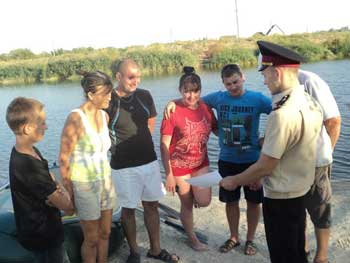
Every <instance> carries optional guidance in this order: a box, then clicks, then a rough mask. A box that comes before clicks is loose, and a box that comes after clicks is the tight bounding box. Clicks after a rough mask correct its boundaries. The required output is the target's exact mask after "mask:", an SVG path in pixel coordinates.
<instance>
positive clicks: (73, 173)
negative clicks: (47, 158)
mask: <svg viewBox="0 0 350 263" xmlns="http://www.w3.org/2000/svg"><path fill="white" fill-rule="evenodd" d="M79 74H80V75H82V76H83V78H82V80H81V86H82V88H83V90H84V94H85V97H86V101H85V102H84V103H83V104H82V105H81V106H80V107H79V108H78V109H75V110H73V111H72V112H71V113H70V114H69V116H68V118H67V121H66V123H65V126H64V128H63V131H62V136H61V149H60V154H59V161H60V169H61V175H62V178H63V184H64V186H65V188H66V189H67V191H68V193H69V194H70V196H71V199H72V200H74V204H75V212H76V213H77V215H78V217H79V219H80V224H81V227H82V230H83V234H84V241H83V244H82V249H81V253H82V259H83V261H84V262H96V261H98V262H107V254H108V240H109V233H110V229H111V222H112V211H113V208H114V206H115V203H116V194H115V190H114V185H113V182H112V180H111V168H110V165H109V161H108V157H107V152H108V150H109V148H110V146H111V141H110V138H109V133H108V126H107V124H108V121H109V119H108V115H107V114H106V112H104V111H103V109H105V108H107V107H108V105H109V101H110V99H111V92H112V89H113V85H112V82H111V80H110V78H109V77H108V76H107V75H106V74H104V73H102V72H99V71H97V72H79Z"/></svg>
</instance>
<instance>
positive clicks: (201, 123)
mask: <svg viewBox="0 0 350 263" xmlns="http://www.w3.org/2000/svg"><path fill="white" fill-rule="evenodd" d="M213 123H214V115H213V112H212V111H211V110H210V109H209V108H208V107H207V106H206V105H205V104H204V103H201V104H200V105H199V107H198V108H197V109H196V110H192V109H189V108H187V107H185V106H183V105H182V104H177V107H176V111H175V113H174V114H172V115H171V117H170V118H169V120H163V122H162V128H161V133H162V134H163V135H171V136H172V139H171V143H170V147H169V154H170V163H171V168H172V172H173V175H174V176H181V175H185V174H190V173H193V172H195V171H196V170H198V169H200V168H202V167H205V166H208V165H209V160H208V153H207V142H208V139H209V135H210V132H211V130H212V127H213Z"/></svg>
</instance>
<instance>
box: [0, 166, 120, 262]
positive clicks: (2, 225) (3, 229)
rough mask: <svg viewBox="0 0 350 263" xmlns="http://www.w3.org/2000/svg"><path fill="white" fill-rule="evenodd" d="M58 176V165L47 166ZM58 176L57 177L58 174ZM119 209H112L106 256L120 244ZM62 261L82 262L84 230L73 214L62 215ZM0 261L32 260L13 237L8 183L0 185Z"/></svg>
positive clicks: (12, 218) (14, 236) (14, 229)
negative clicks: (63, 258)
mask: <svg viewBox="0 0 350 263" xmlns="http://www.w3.org/2000/svg"><path fill="white" fill-rule="evenodd" d="M50 170H51V171H52V172H53V173H54V174H55V176H56V178H57V177H59V175H58V174H59V169H58V167H57V166H53V167H52V168H51V169H50ZM57 179H58V180H59V179H60V178H57ZM120 216H121V209H120V208H119V209H117V210H116V211H114V213H113V219H112V229H111V235H110V239H109V251H108V254H109V256H111V255H115V253H116V252H117V250H118V248H119V247H120V246H121V245H122V243H123V240H124V234H123V231H122V227H121V224H120ZM62 221H63V225H64V235H65V239H64V248H65V261H68V262H71V263H78V262H82V260H81V255H80V247H81V245H82V242H83V233H82V231H81V228H80V225H79V219H78V218H77V217H76V216H65V217H63V220H62ZM0 251H1V252H0V263H5V262H6V263H10V262H11V263H12V262H13V263H14V262H17V263H32V262H34V260H33V256H32V253H31V252H30V251H28V250H26V249H24V248H23V247H22V246H21V245H20V244H19V243H18V242H17V239H16V224H15V218H14V214H13V207H12V199H11V191H10V185H9V184H8V183H7V184H5V185H3V186H0Z"/></svg>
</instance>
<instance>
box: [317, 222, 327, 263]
mask: <svg viewBox="0 0 350 263" xmlns="http://www.w3.org/2000/svg"><path fill="white" fill-rule="evenodd" d="M315 235H316V241H317V250H316V255H315V259H314V261H316V262H318V261H320V262H321V261H322V260H326V259H327V258H328V243H329V236H330V229H329V228H316V227H315Z"/></svg>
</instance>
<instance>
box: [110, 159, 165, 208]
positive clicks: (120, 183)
mask: <svg viewBox="0 0 350 263" xmlns="http://www.w3.org/2000/svg"><path fill="white" fill-rule="evenodd" d="M112 178H113V182H114V184H115V186H116V191H117V195H118V201H119V205H120V206H121V207H125V208H136V207H137V206H138V204H139V202H140V200H142V201H148V202H153V201H159V199H161V198H162V197H164V196H165V194H166V190H165V187H164V185H163V182H162V176H161V174H160V169H159V163H158V160H155V161H153V162H151V163H148V164H144V165H140V166H136V167H129V168H124V169H119V170H112Z"/></svg>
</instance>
